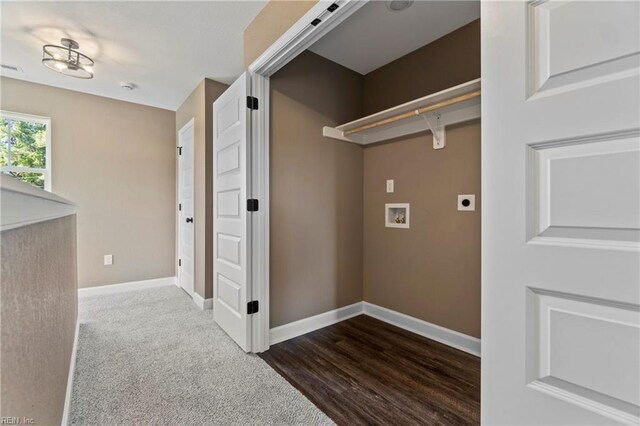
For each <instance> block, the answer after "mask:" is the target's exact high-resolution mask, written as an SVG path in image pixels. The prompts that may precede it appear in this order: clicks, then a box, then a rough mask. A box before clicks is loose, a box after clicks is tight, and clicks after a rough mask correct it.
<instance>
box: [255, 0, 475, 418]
mask: <svg viewBox="0 0 640 426" xmlns="http://www.w3.org/2000/svg"><path fill="white" fill-rule="evenodd" d="M400 3H402V4H400ZM336 4H338V3H336ZM401 6H406V7H401ZM479 17H480V3H479V2H476V1H456V2H445V1H442V2H431V1H429V2H398V1H391V2H377V1H372V2H368V3H367V4H365V5H364V6H362V7H361V8H360V9H359V10H358V11H356V12H355V13H353V14H352V15H351V16H349V17H348V18H347V19H345V20H344V21H343V22H342V23H341V24H339V25H338V26H337V27H335V28H333V29H332V30H331V31H330V32H328V33H327V34H325V35H324V36H323V37H322V38H320V39H319V40H318V41H317V42H315V43H314V44H313V45H312V46H310V47H309V48H308V49H307V50H305V51H303V52H301V53H300V54H299V55H297V56H296V57H295V58H293V59H292V60H290V61H289V62H288V63H286V64H285V65H284V66H282V67H281V68H280V69H279V70H278V71H277V72H275V73H274V74H272V75H271V76H270V83H269V84H270V88H269V97H270V104H269V115H270V118H269V138H270V144H269V146H270V150H269V169H270V173H269V180H270V188H269V194H270V195H269V203H270V208H269V223H270V228H269V229H270V250H269V259H270V263H269V267H270V274H269V312H270V329H271V332H270V336H271V338H270V344H271V347H270V349H269V350H268V351H266V352H264V353H263V354H262V355H261V356H262V357H263V359H265V360H266V361H267V362H268V363H269V364H270V365H272V366H273V367H274V368H275V369H276V370H277V371H278V372H279V373H280V374H281V375H283V376H284V377H285V378H286V379H287V380H289V381H290V382H291V383H292V384H294V386H296V387H297V388H298V389H299V390H301V391H302V392H303V393H304V394H305V395H306V396H307V397H309V398H310V399H311V400H312V401H313V402H314V403H315V404H316V405H318V406H319V407H320V408H322V409H323V411H325V413H327V414H328V415H329V416H330V417H331V418H332V419H333V420H334V421H336V422H337V423H339V424H347V423H354V422H356V423H358V422H360V423H362V422H368V423H390V422H397V421H398V420H401V421H402V420H404V421H405V422H406V423H419V422H424V421H425V419H432V420H434V421H435V420H437V419H440V421H445V422H457V423H479V420H480V358H479V356H480V313H481V311H480V306H481V302H480V279H481V277H480V250H481V239H480V238H481V235H480V227H481V222H480V217H481V216H480V215H481V205H482V197H481V195H482V194H481V190H480V189H481V175H480V164H481V156H480V137H481V135H480V129H481V125H480V96H481V93H480V21H479ZM346 389H350V390H349V392H347V393H348V395H346V394H345V390H346ZM391 390H392V391H391ZM327 395H329V396H330V397H327ZM381 401H382V403H380V402H381Z"/></svg>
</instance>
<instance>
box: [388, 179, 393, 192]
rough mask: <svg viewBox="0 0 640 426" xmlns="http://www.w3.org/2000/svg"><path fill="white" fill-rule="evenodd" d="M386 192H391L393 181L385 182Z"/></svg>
mask: <svg viewBox="0 0 640 426" xmlns="http://www.w3.org/2000/svg"><path fill="white" fill-rule="evenodd" d="M387 192H393V179H388V180H387Z"/></svg>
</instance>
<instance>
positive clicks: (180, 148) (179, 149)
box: [178, 146, 182, 155]
mask: <svg viewBox="0 0 640 426" xmlns="http://www.w3.org/2000/svg"><path fill="white" fill-rule="evenodd" d="M178 155H182V147H181V146H179V147H178Z"/></svg>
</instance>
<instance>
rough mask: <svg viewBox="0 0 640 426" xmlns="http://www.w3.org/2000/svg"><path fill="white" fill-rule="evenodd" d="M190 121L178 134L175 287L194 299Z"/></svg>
mask: <svg viewBox="0 0 640 426" xmlns="http://www.w3.org/2000/svg"><path fill="white" fill-rule="evenodd" d="M193 138H194V128H193V119H191V121H189V122H188V123H187V124H185V126H184V127H183V128H182V129H180V131H179V132H178V283H179V284H180V287H182V288H183V289H184V290H185V291H186V292H187V293H189V294H190V295H191V296H193V274H194V269H193V268H194V261H193V256H194V245H193V244H194V226H193V207H194V206H193V180H194V170H193V161H194V157H193V142H194V141H193Z"/></svg>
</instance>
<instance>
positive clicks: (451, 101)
mask: <svg viewBox="0 0 640 426" xmlns="http://www.w3.org/2000/svg"><path fill="white" fill-rule="evenodd" d="M478 96H480V90H477V91H475V92H469V93H465V94H464V95H460V96H456V97H455V98H451V99H446V100H444V101H440V102H438V103H435V104H431V105H427V106H423V107H421V108H418V109H415V110H413V111H409V112H405V113H402V114H398V115H394V116H393V117H389V118H385V119H384V120H380V121H375V122H373V123H369V124H365V125H363V126H360V127H356V128H353V129H351V130H346V131H345V132H344V136H349V135H351V134H353V133H358V132H362V131H365V130H369V129H374V128H376V127H380V126H384V125H387V124H390V123H395V122H396V121H400V120H404V119H405V118H409V117H415V116H416V115H420V114H424V113H426V112H429V111H433V110H436V109H440V108H444V107H446V106H449V105H453V104H457V103H459V102H464V101H468V100H469V99H473V98H477V97H478Z"/></svg>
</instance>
